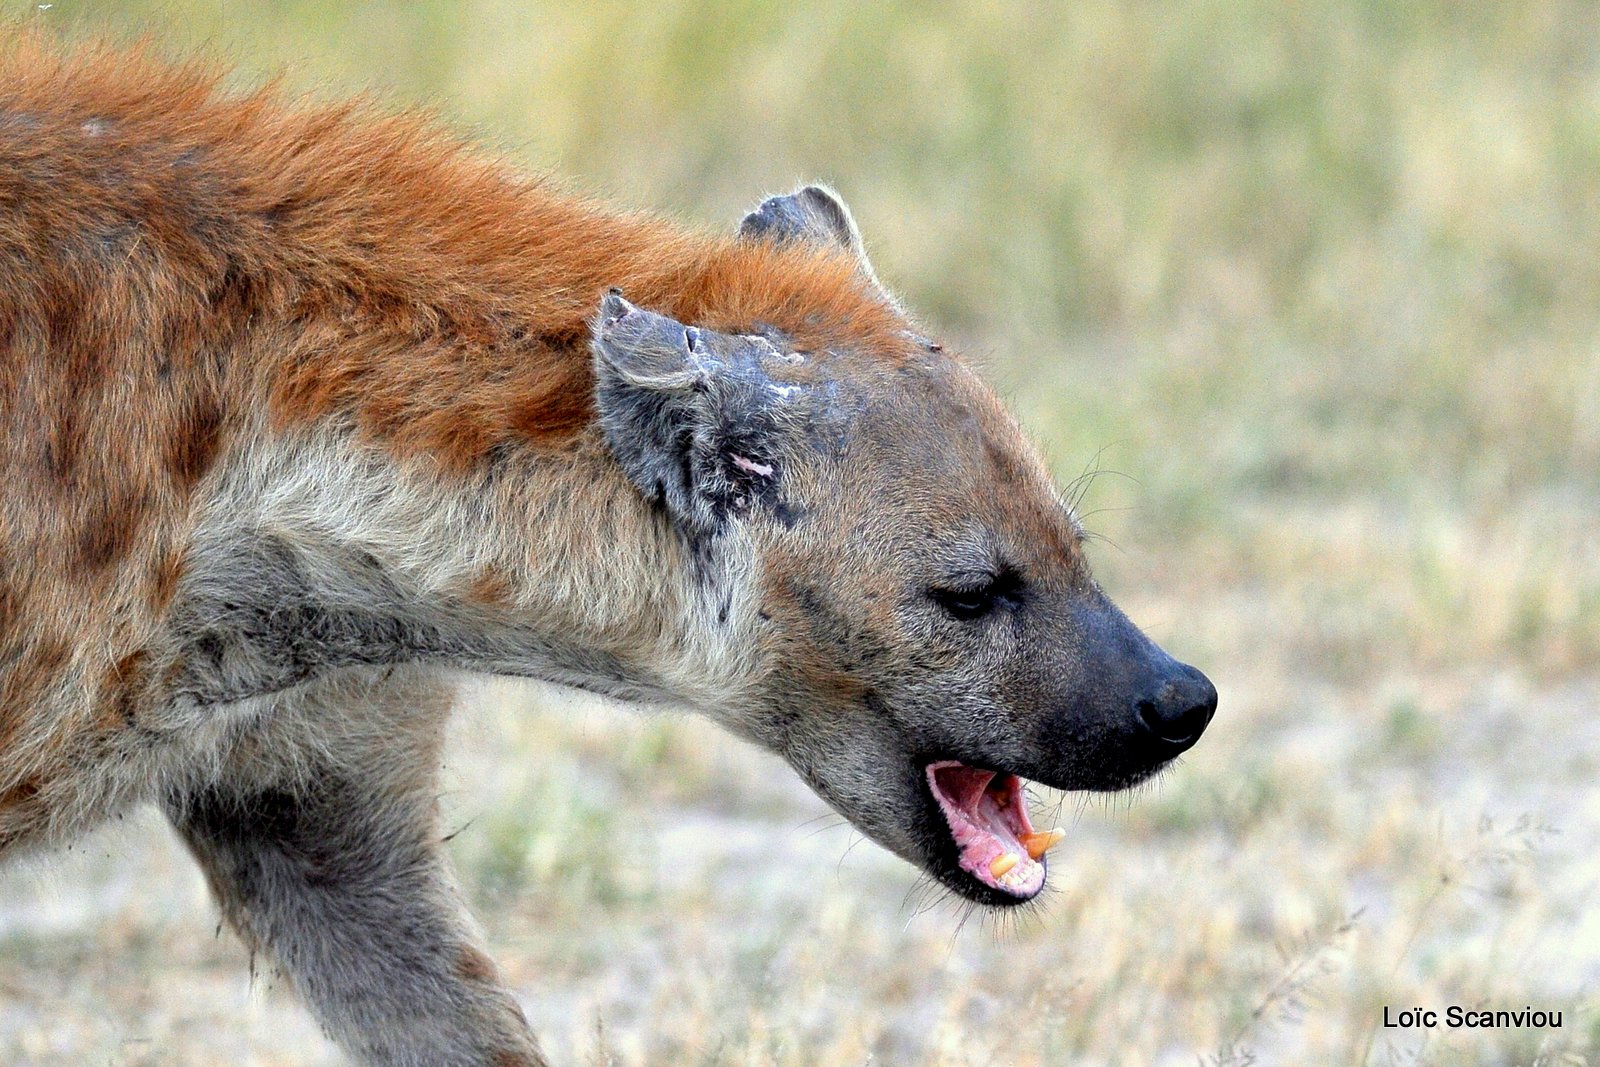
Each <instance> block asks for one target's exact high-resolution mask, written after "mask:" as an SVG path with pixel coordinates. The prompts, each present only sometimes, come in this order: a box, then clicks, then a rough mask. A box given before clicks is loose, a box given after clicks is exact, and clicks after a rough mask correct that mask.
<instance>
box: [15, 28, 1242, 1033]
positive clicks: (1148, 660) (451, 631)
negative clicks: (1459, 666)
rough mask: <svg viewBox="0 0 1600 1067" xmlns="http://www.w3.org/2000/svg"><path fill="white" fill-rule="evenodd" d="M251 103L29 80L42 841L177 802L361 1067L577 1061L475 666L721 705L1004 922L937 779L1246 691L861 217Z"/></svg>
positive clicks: (245, 924) (27, 341)
mask: <svg viewBox="0 0 1600 1067" xmlns="http://www.w3.org/2000/svg"><path fill="white" fill-rule="evenodd" d="M219 78H220V76H219V74H218V72H216V71H214V70H212V69H210V68H208V67H205V66H203V65H188V66H181V65H180V66H173V65H168V64H166V63H163V62H161V61H158V60H156V59H154V58H152V57H151V56H150V55H148V54H147V53H146V52H144V51H141V50H137V49H135V50H132V51H117V50H107V49H99V48H80V49H77V50H66V51H63V50H61V49H58V48H57V47H56V46H54V45H52V44H51V43H50V42H47V41H41V40H39V39H34V38H24V39H21V40H19V41H14V42H13V43H12V44H11V45H9V46H8V47H7V48H6V50H5V51H4V53H3V55H0V380H3V383H4V387H3V389H0V469H3V470H4V471H5V473H6V481H5V483H4V485H3V486H0V852H11V853H15V852H17V851H19V850H21V849H24V848H28V847H37V846H43V845H48V844H53V843H58V842H61V841H65V840H67V839H69V838H70V837H71V836H72V835H74V834H76V833H79V832H81V831H82V830H84V829H85V828H86V827H88V826H90V825H92V824H94V823H95V822H96V821H98V820H100V819H102V818H104V817H105V816H107V815H108V814H110V813H113V812H116V811H118V810H120V809H122V808H124V807H126V806H128V805H130V804H134V803H138V802H154V803H157V804H159V805H161V806H162V807H163V808H164V809H165V810H166V811H167V813H168V814H169V816H170V818H171V820H172V822H173V824H174V826H175V827H176V828H177V829H178V831H179V832H180V833H181V834H182V836H183V837H184V839H185V840H186V841H187V842H188V844H189V846H190V848H191V850H192V851H193V853H194V855H195V857H196V858H197V860H198V861H199V862H200V864H201V865H202V867H203V868H204V869H205V871H206V873H207V877H208V878H209V879H210V882H211V885H212V887H213V889H214V891H215V894H216V897H217V899H218V901H219V902H220V904H221V907H222V909H223V912H224V914H225V915H226V916H227V918H228V919H229V921H230V923H231V924H232V925H233V927H234V928H235V929H236V930H237V931H238V932H239V933H240V935H241V936H243V937H244V938H245V939H246V940H247V941H248V942H249V943H250V944H252V945H253V946H256V947H258V948H260V949H261V950H263V951H265V952H267V953H270V955H271V956H272V957H273V958H274V959H275V960H276V961H277V963H278V964H279V965H280V966H281V967H282V968H283V969H284V971H285V973H286V974H287V975H288V976H289V977H290V978H291V979H292V981H293V982H294V984H295V985H296V986H297V987H298V989H299V990H300V992H301V993H302V995H303V996H304V997H305V999H306V1001H307V1003H308V1004H309V1006H310V1007H311V1008H312V1010H313V1011H315V1012H316V1014H317V1016H318V1017H319V1019H320V1020H321V1021H322V1023H323V1025H324V1026H325V1027H326V1028H327V1030H328V1031H329V1033H330V1034H331V1035H332V1036H333V1037H334V1038H335V1039H336V1040H338V1041H339V1042H340V1043H341V1044H342V1045H343V1046H344V1047H345V1048H346V1049H347V1050H348V1051H349V1052H350V1054H351V1055H352V1056H354V1057H355V1058H356V1059H358V1060H361V1061H363V1062H370V1063H385V1064H419V1065H420V1064H428V1065H450V1064H488V1063H493V1064H518V1063H520V1064H535V1063H540V1062H542V1061H541V1060H540V1058H539V1053H538V1051H537V1048H536V1045H535V1042H534V1040H533V1038H532V1036H531V1035H530V1034H529V1033H528V1030H527V1027H526V1024H525V1023H524V1022H523V1020H522V1016H521V1013H520V1011H519V1010H518V1008H517V1006H516V1003H515V1001H514V999H513V998H512V997H511V996H510V994H509V993H507V992H506V991H505V990H504V989H503V988H502V986H501V984H500V981H499V978H498V976H497V972H496V970H495V968H494V966H493V964H492V962H490V961H489V959H488V958H487V957H486V956H485V955H484V953H483V951H482V949H481V947H480V944H479V938H478V937H477V935H476V933H475V932H474V930H473V928H472V926H471V923H470V922H469V921H468V920H467V919H466V918H465V916H464V914H463V913H462V911H461V908H460V904H459V902H458V900H457V899H456V893H455V890H454V888H453V885H452V882H451V879H450V875H449V872H448V870H447V867H446V864H445V861H444V859H443V857H442V855H441V852H440V848H439V833H438V828H437V826H436V816H435V811H434V802H433V797H434V796H435V787H434V781H435V772H436V767H437V763H438V746H439V738H440V736H441V731H442V726H443V723H444V720H445V717H446V715H447V713H448V711H449V709H450V705H451V703H452V701H453V693H454V692H455V684H454V683H455V681H456V680H457V679H458V678H459V677H460V676H461V675H463V674H494V675H510V676H525V677H533V678H540V679H544V680H546V681H551V682H556V683H560V684H565V685H570V686H574V687H578V688H582V689H587V690H590V691H593V692H597V693H602V694H605V695H608V696H611V697H616V698H620V699H625V700H631V701H636V702H640V703H647V704H678V705H684V706H689V707H694V708H697V709H699V710H701V711H703V712H705V713H706V714H708V715H710V716H712V717H713V718H715V719H716V720H717V721H719V722H721V723H722V724H724V725H725V726H727V727H728V728H729V729H731V730H733V731H735V732H737V733H739V734H741V735H743V736H745V737H748V738H750V739H752V740H754V741H756V742H757V743H759V744H762V745H764V746H766V747H768V748H771V749H773V750H774V751H776V752H778V753H780V754H781V755H783V756H784V758H786V759H787V760H788V761H789V762H790V763H791V764H792V765H793V766H794V767H795V769H796V770H797V771H798V772H799V773H800V774H801V775H803V776H804V777H805V778H806V780H807V781H808V782H810V783H811V784H812V786H813V787H814V788H816V790H817V791H818V792H819V793H820V794H821V795H822V796H823V797H824V798H825V799H827V800H828V801H829V802H830V803H832V804H834V805H835V806H836V807H838V808H839V810H840V811H842V812H843V813H844V814H845V815H847V816H848V817H849V818H850V819H851V820H852V821H853V822H855V824H856V825H857V826H859V827H860V828H861V829H862V830H864V831H865V832H866V833H868V834H869V835H870V836H872V837H873V838H875V839H876V840H878V841H879V842H880V843H882V844H883V845H885V846H886V847H888V848H890V849H892V850H893V851H895V852H896V853H898V854H900V855H901V856H903V857H905V858H906V859H908V860H910V861H911V862H913V863H916V864H918V865H920V866H922V867H924V868H925V869H927V870H928V871H930V872H931V873H933V874H934V875H935V876H936V877H938V878H940V879H942V880H943V881H945V882H946V884H948V885H950V886H951V887H952V888H953V889H955V890H956V891H958V892H962V893H965V894H967V895H969V896H972V897H973V898H974V899H978V900H981V901H983V902H985V903H990V904H1003V903H1013V902H1015V901H1014V900H1011V899H1009V898H1007V897H1006V896H1005V895H1004V894H1003V893H1000V892H999V891H998V890H996V889H994V888H992V887H986V886H984V885H981V884H978V883H976V882H973V881H971V879H970V878H968V876H967V875H965V874H963V873H962V872H961V870H960V869H959V867H958V865H957V857H956V855H955V852H954V845H953V844H952V843H951V840H950V834H949V831H948V829H947V828H946V827H944V826H943V825H942V824H941V822H940V816H939V814H938V808H937V806H936V805H935V803H934V799H933V798H932V796H931V795H930V793H929V787H928V786H927V785H926V784H925V782H924V780H923V779H924V769H925V767H926V766H928V764H929V761H930V760H965V761H969V762H973V763H977V764H981V765H984V766H989V767H993V768H996V769H1005V770H1008V771H1015V772H1016V773H1020V774H1026V775H1028V776H1029V777H1032V778H1036V779H1038V780H1041V781H1044V782H1047V783H1049V784H1052V785H1056V786H1060V787H1062V788H1117V787H1120V786H1122V785H1125V784H1128V783H1130V782H1133V781H1136V780H1138V779H1139V778H1141V777H1143V776H1145V775H1147V774H1149V773H1151V772H1152V771H1154V770H1155V769H1156V768H1158V767H1159V766H1161V765H1162V764H1163V763H1165V762H1166V760H1167V759H1169V758H1170V757H1171V755H1172V754H1175V751H1176V749H1174V747H1173V746H1172V745H1168V746H1167V747H1165V748H1163V747H1161V746H1159V745H1155V744H1154V742H1151V741H1150V740H1149V738H1147V737H1144V736H1143V734H1141V733H1140V730H1141V729H1144V727H1141V726H1140V725H1139V723H1138V722H1137V721H1136V720H1137V718H1138V715H1143V716H1144V717H1145V719H1146V725H1148V717H1149V714H1150V713H1149V712H1148V711H1140V712H1138V714H1137V715H1135V714H1134V712H1133V711H1130V708H1134V707H1141V708H1142V707H1147V706H1148V707H1157V706H1158V705H1160V704H1161V702H1162V701H1165V702H1166V703H1168V704H1170V703H1172V701H1174V700H1180V698H1181V699H1182V700H1190V698H1191V697H1194V694H1195V693H1197V692H1199V689H1198V688H1197V687H1198V686H1199V684H1200V682H1203V681H1204V680H1203V679H1200V682H1195V681H1194V679H1193V678H1190V677H1189V676H1188V675H1184V674H1182V671H1188V672H1190V674H1192V675H1194V678H1198V677H1199V676H1198V672H1193V671H1192V669H1191V668H1181V665H1175V664H1174V663H1173V661H1171V660H1170V658H1167V657H1165V654H1164V653H1161V652H1160V650H1159V649H1156V648H1155V647H1154V646H1153V645H1151V644H1150V643H1149V642H1148V641H1147V640H1146V639H1145V638H1144V637H1143V635H1142V634H1139V632H1138V631H1137V630H1136V629H1135V628H1133V627H1132V625H1131V624H1130V623H1128V621H1127V620H1126V619H1125V618H1123V617H1122V616H1121V614H1120V613H1118V612H1117V611H1116V609H1115V608H1114V607H1112V606H1111V605H1110V603H1109V601H1107V600H1105V598H1104V597H1103V595H1102V594H1101V593H1100V591H1099V590H1098V588H1097V587H1096V586H1095V585H1094V583H1093V581H1092V579H1091V578H1090V577H1089V572H1088V569H1087V563H1086V561H1085V559H1084V557H1083V553H1082V551H1081V532H1080V531H1079V529H1078V526H1077V524H1076V521H1075V520H1074V519H1073V518H1072V516H1071V515H1070V514H1069V513H1068V512H1067V511H1066V510H1065V509H1064V508H1063V507H1062V506H1061V504H1060V503H1059V498H1058V497H1057V495H1056V494H1055V492H1054V490H1053V489H1052V487H1051V486H1050V483H1049V479H1048V477H1047V475H1046V472H1045V470H1044V468H1043V465H1042V464H1041V463H1040V461H1039V459H1038V457H1037V456H1036V455H1035V453H1034V452H1033V450H1032V449H1031V448H1030V447H1029V446H1028V445H1027V443H1026V441H1024V440H1023V438H1022V436H1021V435H1020V434H1019V433H1018V431H1017V428H1016V426H1015V424H1014V423H1013V422H1012V421H1011V419H1010V417H1009V416H1008V415H1007V414H1006V413H1005V412H1004V410H1003V409H1002V408H1001V407H1000V405H999V404H998V403H997V402H996V400H995V399H994V397H993V396H992V395H991V394H990V393H989V392H988V391H987V390H986V389H985V388H984V387H983V386H982V385H981V384H980V383H979V382H978V381H977V379H976V378H975V377H974V376H973V375H972V373H971V372H970V371H968V370H967V369H966V368H965V367H964V366H962V365H961V364H960V363H959V362H957V361H956V360H954V359H953V358H952V357H950V356H949V355H947V354H945V353H944V352H943V350H942V348H941V347H940V346H938V345H937V344H934V343H932V342H929V341H927V340H926V339H925V337H924V334H923V331H922V330H921V329H920V328H918V327H917V326H916V325H915V324H914V323H912V322H911V321H910V320H909V319H908V318H907V316H906V314H905V312H904V311H903V309H902V307H901V305H900V304H899V302H898V301H897V300H895V298H894V297H893V296H892V295H890V294H889V292H888V291H887V290H886V289H885V288H884V287H883V286H882V285H881V283H880V282H879V281H878V278H877V275H876V274H875V272H874V271H873V270H872V268H871V266H870V264H869V262H868V261H867V259H866V257H865V253H864V249H863V245H862V241H861V237H860V234H859V231H858V230H857V228H856V225H855V223H854V221H853V220H852V219H851V217H850V214H849V212H848V210H847V209H846V208H845V206H844V204H843V201H842V200H840V199H838V197H837V196H836V195H835V194H833V193H832V192H830V191H828V190H826V189H824V188H821V187H817V186H811V187H806V188H803V189H801V190H799V191H797V192H796V193H793V194H789V195H787V196H781V197H774V198H770V199H768V200H766V201H764V202H763V203H762V204H760V205H759V206H758V207H757V208H756V210H755V211H753V212H752V213H751V215H750V216H749V217H748V218H747V219H746V220H745V221H744V223H743V225H742V226H741V227H740V229H739V232H738V233H736V234H734V235H732V236H725V237H722V236H707V235H703V234H698V233H693V232H690V231H688V230H685V229H683V228H681V227H678V226H676V225H674V224H671V223H667V222H664V221H661V220H658V219H653V218H647V217H642V216H637V215H628V214H621V213H617V212H615V211H612V210H609V209H606V208H603V207H600V206H597V205H595V204H591V203H588V202H586V201H583V200H581V199H578V198H575V197H573V196H570V195H567V194H565V193H562V192H560V191H558V190H555V189H553V188H551V187H550V186H549V185H548V184H545V183H542V182H538V181H531V180H529V179H527V178H525V177H524V176H522V175H520V174H518V173H517V172H516V171H514V170H512V169H511V168H509V167H507V166H506V165H504V164H502V163H500V162H497V161H495V160H492V159H486V158H484V157H483V156H481V155H479V154H476V153H474V152H472V151H471V150H469V149H467V148H465V147H464V146H462V145H460V144H457V143H456V142H455V141H454V140H453V139H452V138H450V137H449V136H448V135H446V134H444V133H442V132H441V131H440V130H439V129H438V128H437V127H436V126H434V125H433V124H431V123H430V122H428V121H427V120H425V119H423V118H419V117H417V116H414V115H407V114H398V115H397V114H392V113H389V112H386V111H384V110H382V109H380V108H378V107H376V106H374V105H372V104H368V103H352V104H340V105H331V106H330V105H314V104H298V103H295V102H293V101H290V100H288V99H287V98H285V96H284V95H283V94H282V93H281V92H280V91H278V90H276V89H273V88H268V89H265V90H261V91H257V92H253V93H244V94H230V93H227V92H224V91H223V90H222V89H221V87H220V81H219ZM980 584H981V585H983V588H984V590H986V591H985V592H984V593H983V594H982V595H983V596H984V597H985V598H987V599H985V600H984V602H983V603H984V609H983V612H982V613H981V617H980V615H979V614H973V613H970V612H969V607H968V606H967V601H968V600H970V599H971V598H973V597H975V596H977V595H978V594H976V593H971V592H966V591H963V590H964V589H965V587H966V586H974V588H976V587H977V585H980ZM991 594H992V595H991ZM964 598H965V599H964ZM1180 668H1181V669H1180ZM1184 686H1188V689H1184V688H1183V687H1184ZM1163 687H1164V688H1163ZM1175 687H1176V688H1175ZM1205 689H1206V690H1209V683H1206V684H1205ZM1151 693H1154V694H1155V695H1154V696H1150V695H1149V694H1151ZM1173 693H1177V694H1178V695H1177V696H1172V694H1173ZM1163 694H1165V695H1163ZM1185 694H1187V695H1185ZM1202 696H1203V694H1202ZM1194 699H1196V700H1200V701H1201V703H1199V704H1195V707H1194V708H1189V709H1188V710H1198V711H1202V712H1204V714H1205V717H1206V718H1209V709H1208V708H1206V707H1204V706H1202V704H1203V699H1201V698H1198V697H1196V698H1194ZM1141 700H1142V701H1143V703H1142V704H1141V703H1137V702H1138V701H1141ZM1210 700H1211V706H1214V702H1215V694H1214V692H1212V693H1211V694H1210ZM1192 702H1193V701H1191V703H1192ZM1162 706H1164V705H1162ZM1184 708H1188V705H1187V704H1185V705H1184ZM1201 725H1202V726H1203V723H1202V724H1201ZM1196 735H1197V733H1196ZM1187 743H1188V742H1184V743H1183V744H1184V745H1185V747H1186V744H1187Z"/></svg>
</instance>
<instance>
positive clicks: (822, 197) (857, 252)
mask: <svg viewBox="0 0 1600 1067" xmlns="http://www.w3.org/2000/svg"><path fill="white" fill-rule="evenodd" d="M739 236H740V237H743V238H746V239H748V240H756V241H772V242H774V243H777V244H785V243H788V242H792V241H797V242H804V243H807V244H814V245H818V246H820V247H823V248H842V249H844V250H845V251H847V252H849V253H850V254H851V255H853V256H854V257H855V259H856V263H857V264H858V265H859V267H860V269H861V273H862V274H864V275H865V276H866V277H867V278H868V280H870V281H871V282H872V284H873V285H876V286H877V287H878V288H879V289H883V284H882V283H881V282H879V281H878V275H877V273H876V272H875V271H873V269H872V263H871V262H870V261H869V260H868V259H867V249H866V246H865V245H864V244H862V242H861V231H860V230H858V229H857V228H856V220H855V219H854V218H853V217H852V216H851V214H850V209H849V208H848V207H846V206H845V202H844V200H843V199H842V198H841V197H840V196H839V194H838V193H836V192H834V191H833V190H832V189H829V188H828V187H827V186H825V185H807V186H803V187H801V188H799V189H796V190H795V191H794V192H792V193H789V194H788V195H786V196H773V197H768V198H767V199H765V200H763V201H762V202H761V206H760V207H758V208H756V209H755V210H754V211H752V212H750V214H748V215H746V216H745V217H744V221H743V222H741V223H740V224H739ZM884 295H885V296H888V295H889V294H888V291H887V290H884Z"/></svg>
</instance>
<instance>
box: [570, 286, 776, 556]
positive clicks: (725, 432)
mask: <svg viewBox="0 0 1600 1067" xmlns="http://www.w3.org/2000/svg"><path fill="white" fill-rule="evenodd" d="M594 350H595V405H596V407H597V409H598V412H599V417H600V426H601V429H602V431H603V432H604V434H605V438H606V443H607V444H608V445H609V446H610V448H611V451H612V453H613V455H615V456H616V458H617V461H618V463H620V464H621V466H622V469H623V470H624V471H625V472H626V473H627V475H628V478H629V480H631V481H632V482H633V484H634V485H635V486H637V487H638V489H639V491H640V492H642V493H643V494H644V495H645V496H646V497H647V498H649V499H651V500H655V501H658V502H660V503H661V504H662V505H663V506H665V507H666V509H667V511H668V512H669V513H670V514H671V515H672V516H673V518H674V519H675V520H676V521H677V522H678V523H679V525H680V526H682V527H684V528H686V529H688V530H690V531H692V532H695V533H700V534H704V533H715V532H716V531H717V530H719V529H720V528H721V527H722V525H723V523H724V522H726V520H727V518H728V516H729V515H730V514H734V513H737V512H739V511H741V510H744V509H747V508H750V507H752V506H754V505H756V504H758V503H761V502H764V501H773V500H776V499H777V495H776V494H777V487H778V484H779V480H780V477H779V475H780V467H781V464H780V463H779V461H778V459H777V452H778V448H777V441H778V436H779V432H780V430H779V427H780V423H781V422H782V418H781V416H780V415H779V413H778V412H777V411H775V410H774V404H775V401H774V400H773V397H774V396H775V395H782V394H781V391H780V392H779V393H776V394H775V393H774V391H773V389H772V384H773V383H772V381H771V379H770V378H768V377H767V376H766V372H765V369H764V368H763V366H762V362H763V359H764V358H768V357H775V356H776V349H773V348H772V346H771V345H770V344H767V343H766V342H765V341H764V340H762V339H761V338H758V337H735V336H731V335H728V334H722V333H717V332H715V331H712V330H701V329H698V328H696V327H693V326H685V325H684V324H683V323H681V322H678V321H677V320H675V319H672V318H669V317H668V316H666V315H658V314H656V313H654V312H651V311H646V310H644V309H642V308H638V307H635V306H634V305H633V304H630V303H629V302H628V301H627V300H625V299H623V297H622V294H621V293H619V292H617V291H616V290H612V292H610V293H609V294H607V295H606V297H605V298H604V299H603V300H602V301H601V303H600V312H599V314H598V315H597V316H596V318H595V320H594Z"/></svg>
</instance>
